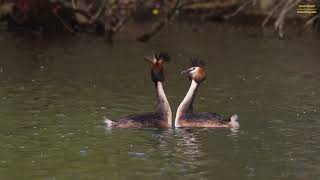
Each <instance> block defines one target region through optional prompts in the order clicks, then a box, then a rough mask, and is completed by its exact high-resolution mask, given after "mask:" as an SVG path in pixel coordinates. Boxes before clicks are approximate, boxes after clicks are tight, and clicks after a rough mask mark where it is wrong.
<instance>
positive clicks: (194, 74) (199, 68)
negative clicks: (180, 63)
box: [181, 59, 207, 83]
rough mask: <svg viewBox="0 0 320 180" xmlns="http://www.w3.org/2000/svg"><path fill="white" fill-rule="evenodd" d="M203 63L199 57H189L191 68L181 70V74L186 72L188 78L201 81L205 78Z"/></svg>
mask: <svg viewBox="0 0 320 180" xmlns="http://www.w3.org/2000/svg"><path fill="white" fill-rule="evenodd" d="M204 66H205V63H204V62H203V61H201V60H199V59H191V68H189V69H187V70H185V71H182V72H181V74H188V77H189V79H190V80H194V81H196V82H197V83H201V82H203V81H204V80H205V79H206V76H207V75H206V70H205V69H204Z"/></svg>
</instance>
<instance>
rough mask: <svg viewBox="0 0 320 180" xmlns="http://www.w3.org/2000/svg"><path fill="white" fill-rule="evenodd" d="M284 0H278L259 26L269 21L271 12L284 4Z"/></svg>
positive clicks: (263, 25)
mask: <svg viewBox="0 0 320 180" xmlns="http://www.w3.org/2000/svg"><path fill="white" fill-rule="evenodd" d="M285 2H286V1H280V2H278V3H277V5H276V6H275V7H274V8H273V9H272V10H271V11H270V12H269V13H268V16H267V17H266V18H265V19H264V21H263V22H262V24H261V26H262V27H263V28H264V27H265V26H266V24H267V23H268V22H269V20H270V18H271V17H272V16H273V14H274V13H275V12H276V11H278V9H279V8H280V7H281V6H283V5H284V4H285Z"/></svg>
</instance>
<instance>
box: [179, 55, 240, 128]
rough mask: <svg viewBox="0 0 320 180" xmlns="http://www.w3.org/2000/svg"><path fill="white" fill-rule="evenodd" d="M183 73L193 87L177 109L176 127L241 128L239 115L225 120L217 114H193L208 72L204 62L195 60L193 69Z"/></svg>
mask: <svg viewBox="0 0 320 180" xmlns="http://www.w3.org/2000/svg"><path fill="white" fill-rule="evenodd" d="M182 73H183V74H188V77H189V79H190V80H191V86H190V88H189V91H188V92H187V94H186V96H185V98H184V99H183V101H182V102H181V103H180V105H179V107H178V109H177V113H176V118H175V127H207V128H219V127H221V128H237V127H239V126H240V125H239V122H238V118H239V116H238V115H237V114H235V115H233V116H231V117H229V118H224V117H223V116H221V115H219V114H216V113H209V112H201V113H195V112H193V107H192V104H193V101H194V99H195V96H196V93H197V90H198V88H199V85H200V84H201V83H202V82H203V81H204V80H205V79H206V70H205V69H204V63H203V62H202V61H200V60H197V59H193V60H192V67H191V68H190V69H188V70H186V71H183V72H182Z"/></svg>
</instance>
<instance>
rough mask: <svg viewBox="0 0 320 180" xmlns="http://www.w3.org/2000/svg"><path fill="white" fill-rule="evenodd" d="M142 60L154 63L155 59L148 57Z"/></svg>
mask: <svg viewBox="0 0 320 180" xmlns="http://www.w3.org/2000/svg"><path fill="white" fill-rule="evenodd" d="M144 60H146V61H147V62H151V63H154V62H155V59H154V58H152V57H149V56H145V57H144Z"/></svg>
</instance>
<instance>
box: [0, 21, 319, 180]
mask: <svg viewBox="0 0 320 180" xmlns="http://www.w3.org/2000/svg"><path fill="white" fill-rule="evenodd" d="M191 26H194V27H192V28H190V25H189V24H179V25H176V26H172V27H170V28H169V30H168V31H166V32H163V33H162V34H161V35H159V36H158V37H157V38H156V39H155V40H154V41H152V42H151V43H149V44H141V43H138V42H135V41H132V40H130V39H128V38H121V37H120V38H118V39H117V41H116V43H115V44H114V45H113V46H111V45H108V44H106V43H105V41H104V40H103V39H100V38H96V37H88V36H84V35H79V36H76V37H62V38H61V37H60V38H55V37H51V38H40V37H37V36H34V37H33V36H25V35H21V36H18V37H17V36H15V35H14V34H8V33H4V32H2V33H1V34H0V41H1V44H0V52H1V59H0V151H1V153H0V179H35V180H36V179H45V180H47V179H48V180H49V179H50V180H54V179H151V178H152V179H238V180H242V179H259V180H263V179H265V180H270V179H288V180H292V179H299V180H300V179H301V180H312V179H319V177H320V156H319V152H320V143H319V142H320V107H319V104H320V99H319V94H320V83H319V80H320V68H319V66H320V61H319V57H320V51H319V39H318V40H317V39H316V38H317V37H313V36H312V35H310V36H307V37H306V36H305V37H291V38H288V39H287V40H278V39H276V38H274V37H273V36H272V35H264V36H261V34H260V32H259V31H258V30H255V29H250V28H235V27H229V26H226V27H225V26H218V27H216V26H214V25H206V26H203V27H204V28H203V29H197V27H196V26H195V25H191ZM190 29H192V30H190ZM194 30H196V31H194ZM157 50H162V51H168V52H169V53H170V54H171V55H172V59H173V61H172V62H171V63H170V64H169V65H168V66H167V71H166V77H167V81H166V83H165V90H166V93H167V96H168V99H169V101H170V103H171V106H172V108H173V111H174V112H175V110H176V107H177V106H178V104H179V102H180V101H181V99H182V98H183V96H184V95H185V93H186V91H187V89H188V86H189V81H188V80H187V79H186V77H183V76H181V75H180V74H179V72H180V71H181V70H182V69H184V68H185V67H187V66H188V64H189V62H188V58H189V57H194V56H196V57H201V58H203V59H205V60H206V61H207V69H208V73H209V74H208V78H207V80H206V82H205V83H203V84H202V85H201V87H200V91H199V93H198V96H197V100H196V104H195V109H196V110H197V111H211V112H218V113H221V114H224V115H231V114H233V113H238V114H239V115H240V118H241V120H240V121H241V128H240V130H239V131H237V132H233V131H230V130H227V129H169V130H158V129H147V130H121V129H113V130H107V129H105V128H104V127H103V124H102V119H103V117H104V116H107V117H109V118H111V119H116V118H117V117H120V116H124V115H128V114H132V113H140V112H146V111H152V110H153V108H154V106H155V98H154V96H155V93H154V90H153V85H152V84H151V82H150V78H149V69H148V68H149V66H148V65H147V64H146V63H145V62H144V61H143V59H142V57H143V56H144V55H150V54H151V53H152V52H154V51H157Z"/></svg>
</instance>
